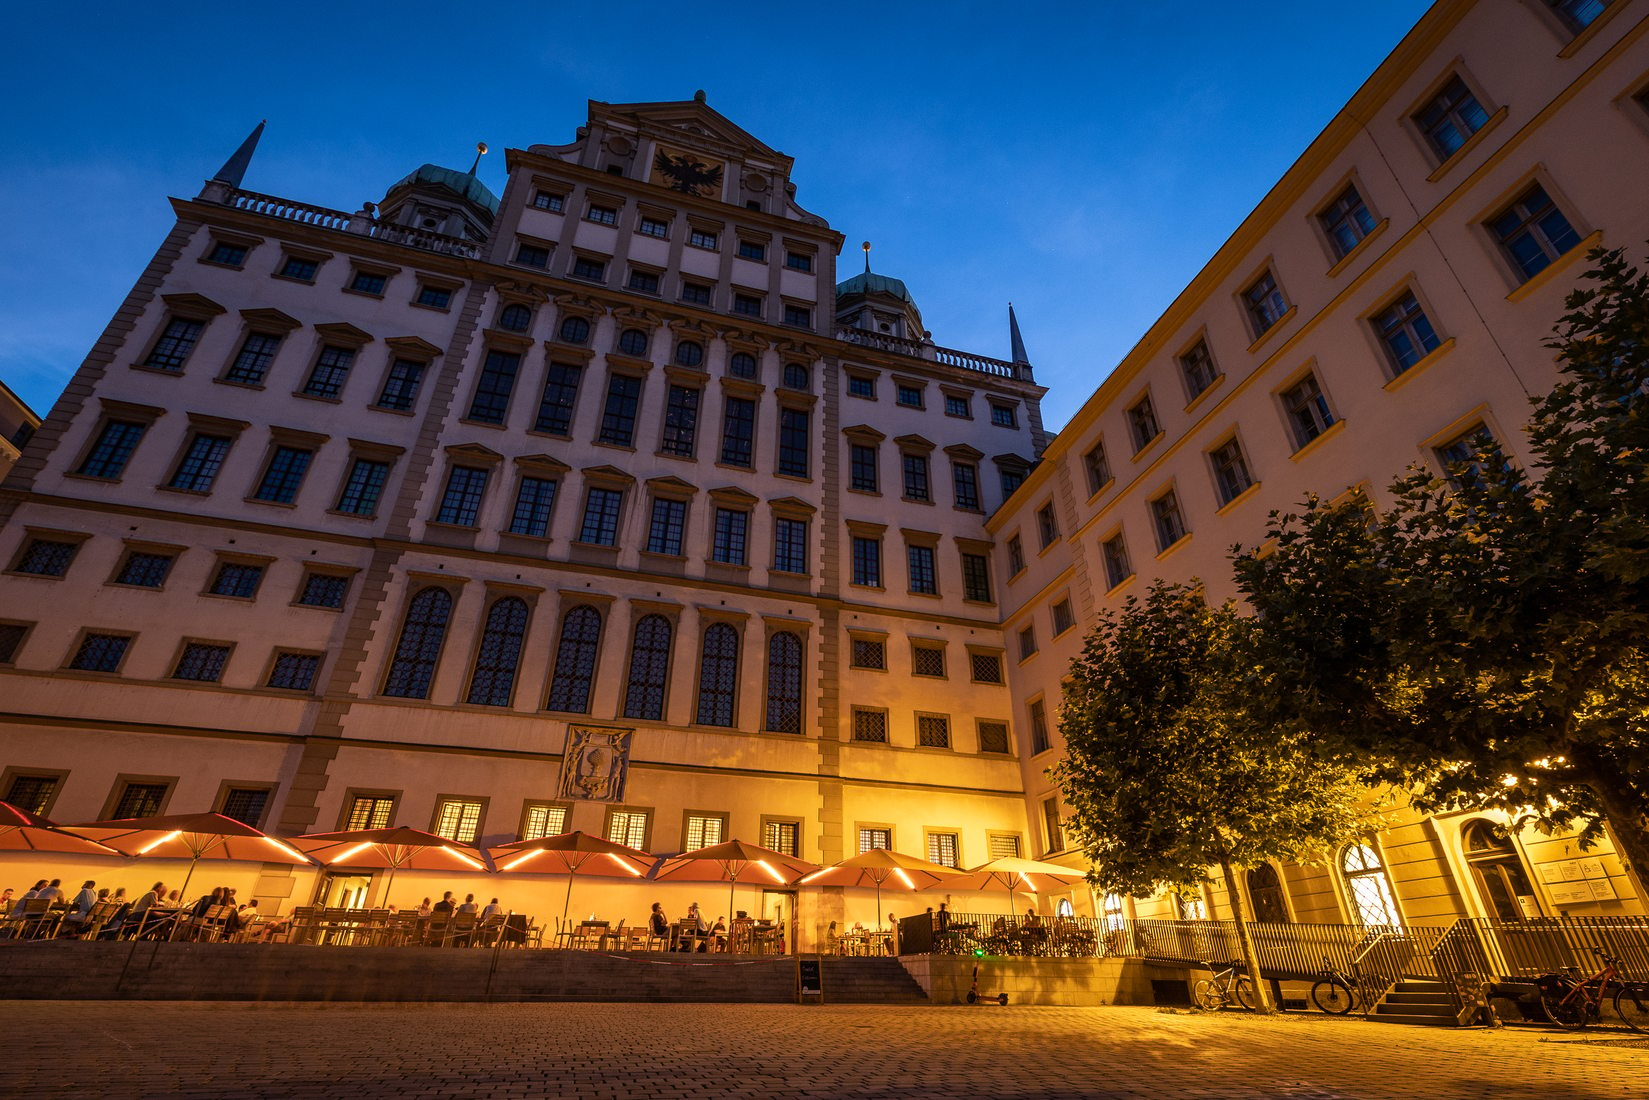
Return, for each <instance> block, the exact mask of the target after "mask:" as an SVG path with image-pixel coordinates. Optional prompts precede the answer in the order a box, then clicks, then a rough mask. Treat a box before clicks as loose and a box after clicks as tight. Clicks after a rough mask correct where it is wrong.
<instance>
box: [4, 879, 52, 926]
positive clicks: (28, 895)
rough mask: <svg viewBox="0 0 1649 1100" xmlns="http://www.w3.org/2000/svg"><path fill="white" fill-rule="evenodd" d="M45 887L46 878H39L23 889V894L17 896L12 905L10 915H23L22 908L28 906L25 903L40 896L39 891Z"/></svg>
mask: <svg viewBox="0 0 1649 1100" xmlns="http://www.w3.org/2000/svg"><path fill="white" fill-rule="evenodd" d="M45 888H46V880H45V879H41V880H40V881H39V882H37V883H35V884H34V885H33V886H31V887H29V888H28V889H27V890H24V891H23V896H22V897H20V898H18V899H17V903H16V904H15V905H13V906H12V910H11V915H12V916H14V917H20V916H22V915H23V910H25V909H27V908H28V904H27V903H28V902H31V901H33V900H34V899H35V898H37V897H39V896H40V891H42V890H44V889H45Z"/></svg>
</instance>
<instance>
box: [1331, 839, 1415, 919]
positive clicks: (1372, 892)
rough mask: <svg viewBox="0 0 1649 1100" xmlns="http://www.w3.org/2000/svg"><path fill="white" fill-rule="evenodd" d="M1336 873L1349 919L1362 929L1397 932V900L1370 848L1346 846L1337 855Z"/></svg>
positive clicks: (1383, 867)
mask: <svg viewBox="0 0 1649 1100" xmlns="http://www.w3.org/2000/svg"><path fill="white" fill-rule="evenodd" d="M1340 872H1341V874H1343V875H1344V876H1345V880H1346V893H1347V894H1348V895H1349V896H1350V898H1351V908H1352V916H1353V917H1355V918H1356V920H1357V923H1358V924H1360V925H1362V926H1363V927H1364V928H1401V927H1402V926H1403V920H1402V918H1401V917H1400V916H1398V915H1397V896H1396V895H1395V894H1393V893H1392V892H1391V879H1390V878H1389V877H1387V875H1386V867H1385V864H1383V863H1381V862H1380V854H1379V853H1378V852H1376V851H1375V850H1374V848H1373V846H1372V845H1368V844H1348V845H1347V846H1346V848H1345V851H1343V852H1341V853H1340Z"/></svg>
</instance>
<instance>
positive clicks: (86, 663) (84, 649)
mask: <svg viewBox="0 0 1649 1100" xmlns="http://www.w3.org/2000/svg"><path fill="white" fill-rule="evenodd" d="M131 644H132V639H131V638H129V637H128V636H126V635H124V634H87V635H86V636H85V637H84V638H81V639H80V646H79V648H77V649H76V650H75V651H74V657H72V658H71V659H70V660H69V667H70V668H72V669H77V670H79V671H81V672H118V671H119V670H120V662H121V660H122V659H123V658H124V657H125V656H126V648H127V647H128V646H130V645H131Z"/></svg>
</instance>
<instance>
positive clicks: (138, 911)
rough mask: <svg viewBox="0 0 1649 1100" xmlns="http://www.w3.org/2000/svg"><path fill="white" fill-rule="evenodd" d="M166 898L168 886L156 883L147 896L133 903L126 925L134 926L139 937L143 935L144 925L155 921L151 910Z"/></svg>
mask: <svg viewBox="0 0 1649 1100" xmlns="http://www.w3.org/2000/svg"><path fill="white" fill-rule="evenodd" d="M165 897H166V884H165V883H164V882H157V883H155V884H154V885H153V886H151V887H150V888H149V892H148V893H147V894H144V895H143V896H142V897H140V898H138V899H137V900H136V901H134V902H133V903H132V908H131V910H130V911H129V912H127V914H126V920H125V922H124V923H125V924H130V925H132V926H133V927H134V928H136V929H137V933H138V935H142V934H143V932H144V923H145V922H146V921H150V920H153V919H154V914H152V913H151V912H150V910H151V909H153V908H154V907H155V906H156V905H159V904H160V903H161V902H162V901H163V900H164V899H165Z"/></svg>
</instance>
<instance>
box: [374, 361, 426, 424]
mask: <svg viewBox="0 0 1649 1100" xmlns="http://www.w3.org/2000/svg"><path fill="white" fill-rule="evenodd" d="M423 380H424V364H422V363H414V362H412V361H411V360H408V359H397V360H395V362H394V364H393V365H392V366H391V367H390V368H389V377H387V378H385V379H384V392H383V393H381V394H379V395H378V404H379V405H381V406H382V407H384V408H386V409H395V410H396V411H398V412H407V411H409V410H410V409H411V408H412V406H413V405H414V404H415V403H416V402H417V400H418V386H419V384H420V383H422V382H423Z"/></svg>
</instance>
